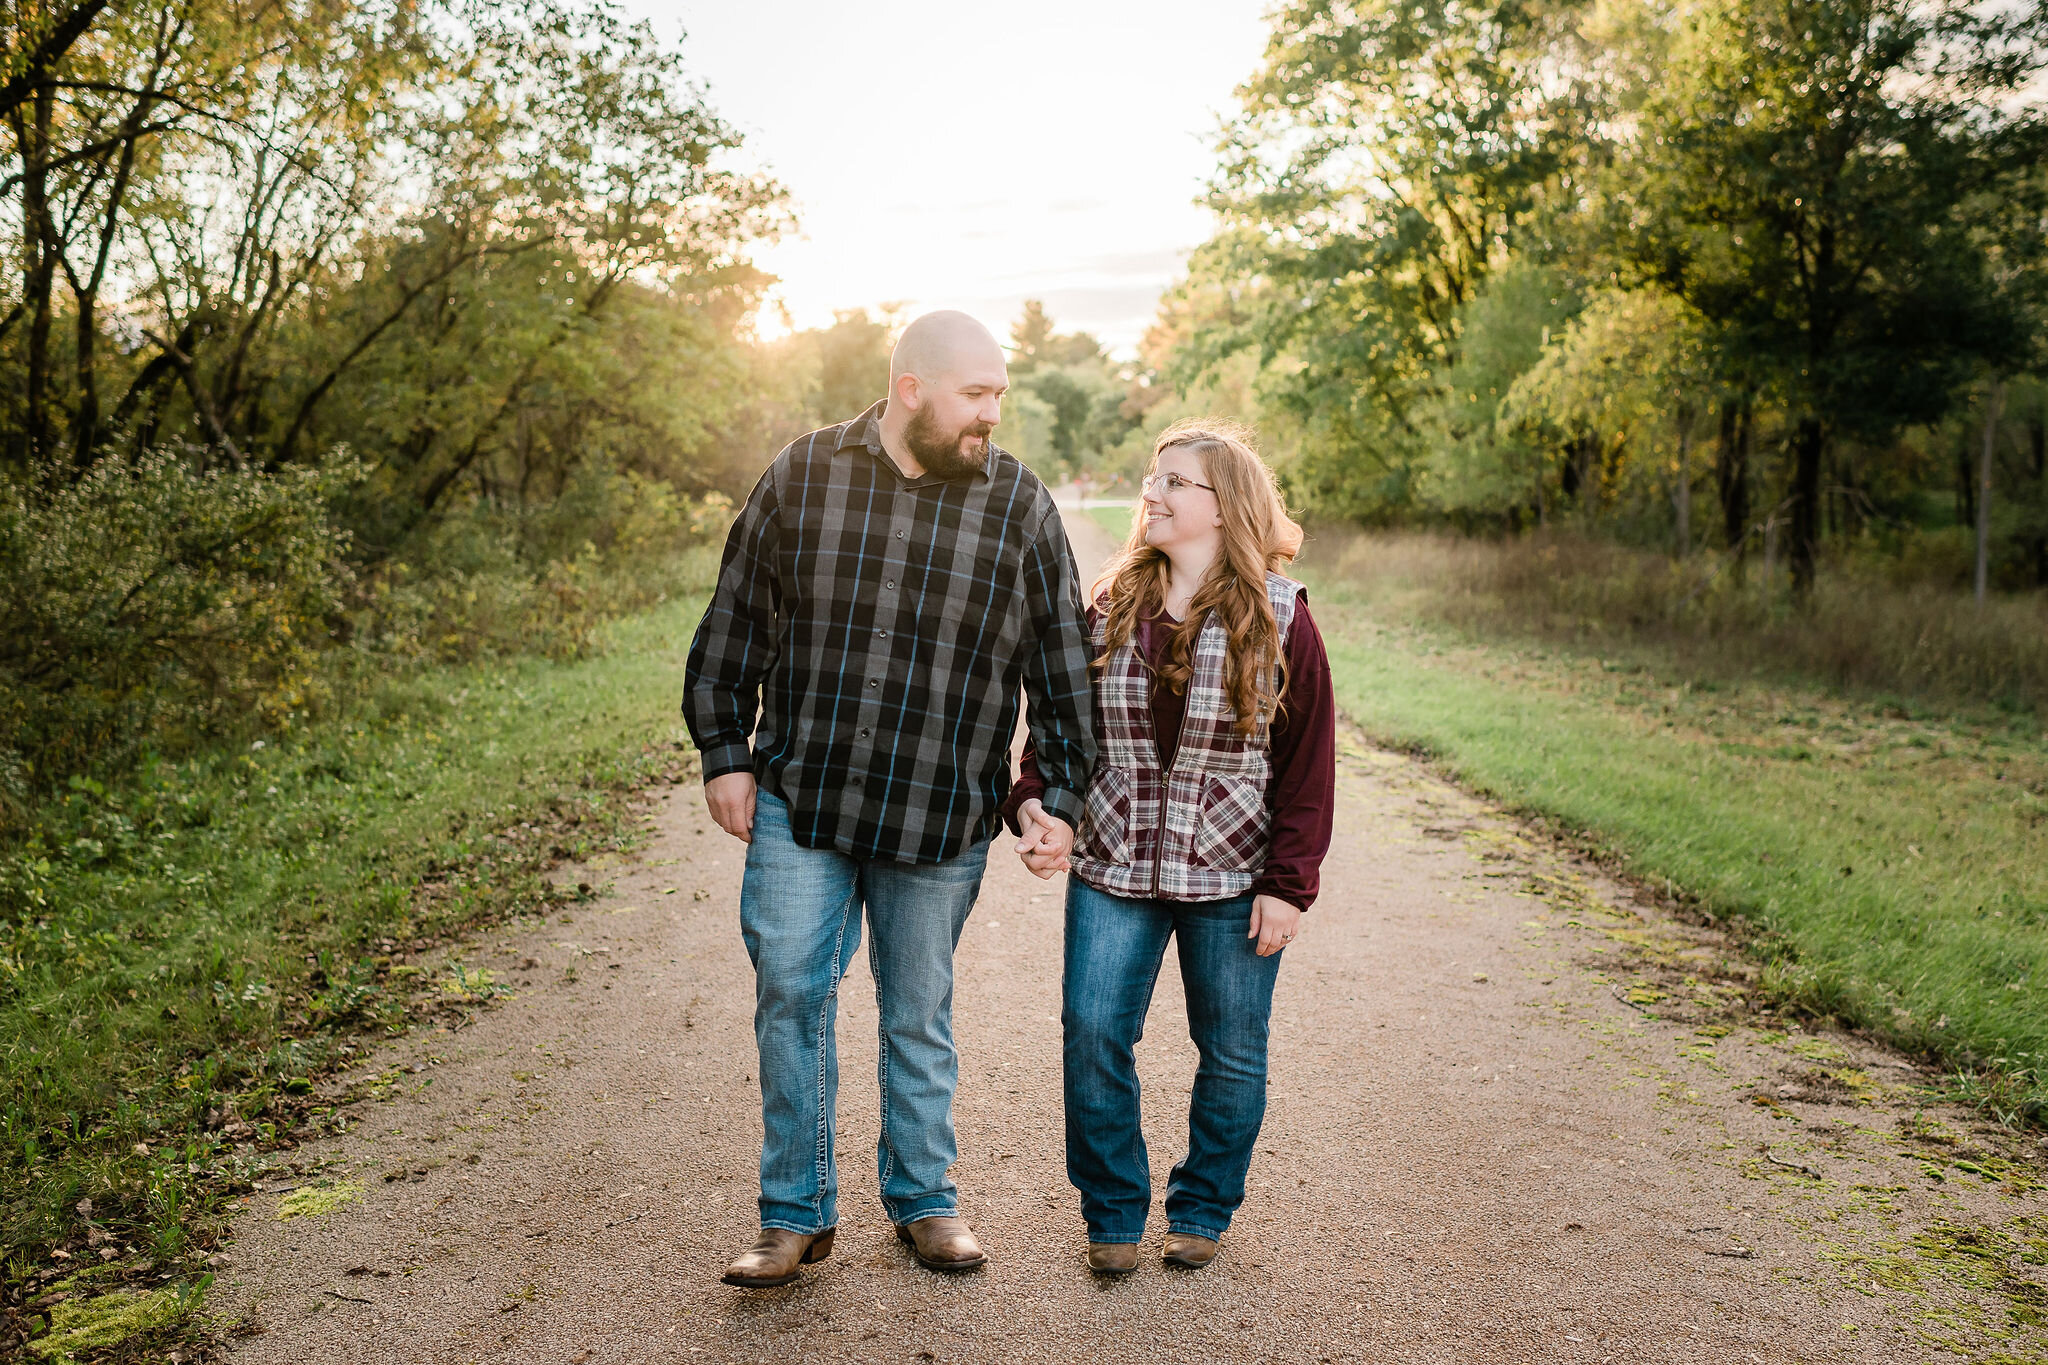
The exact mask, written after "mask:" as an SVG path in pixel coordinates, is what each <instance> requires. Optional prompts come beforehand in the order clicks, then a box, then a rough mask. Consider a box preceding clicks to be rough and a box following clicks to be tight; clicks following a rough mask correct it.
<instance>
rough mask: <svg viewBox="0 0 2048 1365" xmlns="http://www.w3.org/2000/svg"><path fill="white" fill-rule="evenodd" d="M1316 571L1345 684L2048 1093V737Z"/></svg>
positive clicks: (2032, 729)
mask: <svg viewBox="0 0 2048 1365" xmlns="http://www.w3.org/2000/svg"><path fill="white" fill-rule="evenodd" d="M1308 576H1309V578H1310V580H1311V581H1312V583H1314V585H1315V587H1316V597H1315V601H1316V615H1317V620H1318V622H1319V624H1320V625H1321V626H1322V629H1323V631H1324V633H1325V635H1326V636H1327V637H1328V644H1329V649H1330V658H1331V664H1332V668H1333V671H1334V673H1335V677H1336V685H1337V697H1338V701H1339V703H1340V705H1341V706H1342V707H1343V708H1344V710H1345V711H1346V712H1347V714H1349V715H1350V716H1351V717H1352V718H1354V719H1355V720H1356V721H1357V722H1358V724H1359V725H1360V726H1361V727H1362V728H1364V729H1365V730H1366V731H1367V732H1368V733H1370V734H1372V735H1373V736H1375V737H1376V738H1379V739H1381V740H1384V741H1387V742H1391V743H1394V744H1398V745H1403V746H1408V747H1413V748H1417V749H1420V750H1423V751H1425V752H1427V753H1429V754H1430V755H1432V756H1434V757H1435V758H1437V759H1438V760H1440V761H1441V762H1442V763H1443V764H1444V766H1446V767H1447V768H1448V769H1449V770H1450V771H1451V772H1452V773H1453V774H1454V775H1456V776H1457V777H1458V778H1460V779H1461V780H1463V781H1464V782H1466V783H1468V784H1470V785H1471V786H1474V787H1476V788H1479V789H1481V790H1483V791H1486V792H1488V793H1491V794H1493V795H1495V796H1497V797H1499V798H1500V799H1502V800H1503V801H1505V802H1506V803H1507V804H1509V805H1510V806H1512V807H1514V808H1516V809H1518V810H1521V811H1524V812H1527V813H1533V814H1539V815H1542V816H1545V817H1549V818H1551V819H1553V820H1555V821H1557V822H1559V823H1561V824H1563V825H1565V826H1567V827H1569V828H1571V829H1573V830H1575V831H1579V832H1581V833H1583V834H1584V835H1586V836H1589V837H1590V838H1591V839H1592V840H1593V841H1594V842H1596V843H1597V844H1599V845H1601V846H1603V847H1604V848H1606V849H1609V850H1611V851H1612V852H1614V853H1617V854H1619V855H1621V856H1622V857H1623V858H1624V859H1625V860H1626V862H1627V864H1628V866H1629V868H1630V870H1632V871H1633V872H1634V873H1636V874H1638V875H1640V876H1643V877H1646V878H1650V879H1657V880H1661V879H1669V881H1670V882H1671V883H1674V884H1675V885H1676V887H1678V888H1681V889H1683V890H1684V891H1685V892H1687V893H1690V894H1691V895H1693V896H1696V897H1697V898H1698V900H1699V902H1700V904H1701V906H1702V907H1703V908H1704V909H1706V910H1707V911H1708V912H1710V913H1712V914H1714V915H1717V916H1720V917H1723V918H1730V919H1732V918H1735V917H1738V916H1739V917H1742V918H1743V919H1744V920H1746V921H1747V922H1748V924H1749V926H1751V927H1752V928H1753V929H1754V930H1756V931H1759V932H1757V933H1756V934H1755V935H1754V937H1753V938H1752V939H1751V943H1752V946H1753V947H1754V948H1755V949H1756V950H1757V951H1759V952H1760V953H1761V954H1762V955H1763V956H1764V957H1765V959H1766V963H1767V970H1766V980H1767V983H1768V985H1769V987H1770V988H1771V989H1772V990H1773V991H1775V992H1776V993H1777V994H1778V995H1779V997H1780V998H1782V999H1785V1000H1788V1001H1791V1002H1794V1003H1797V1004H1800V1005H1802V1006H1804V1007H1806V1008H1809V1009H1812V1010H1814V1011H1816V1012H1819V1013H1823V1014H1831V1015H1834V1016H1837V1017H1839V1018H1841V1019H1842V1020H1844V1021H1846V1022H1848V1023H1850V1024H1852V1025H1856V1026H1861V1027H1864V1028H1867V1029H1869V1030H1871V1031H1873V1032H1875V1033H1877V1034H1880V1035H1882V1036H1885V1037H1887V1038H1889V1039H1891V1040H1893V1041H1896V1042H1898V1043H1900V1044H1902V1045H1904V1046H1906V1047H1907V1048H1910V1049H1914V1050H1919V1051H1924V1052H1926V1053H1928V1054H1930V1055H1932V1056H1935V1057H1938V1058H1941V1059H1943V1060H1945V1061H1948V1062H1951V1063H1954V1064H1956V1065H1957V1066H1959V1067H1966V1068H1971V1069H1974V1070H1976V1071H1977V1072H1978V1073H1979V1077H1978V1079H1979V1081H1980V1082H1982V1081H1983V1080H1984V1079H1985V1078H1989V1080H1990V1086H1989V1088H1988V1089H1987V1090H1983V1091H1981V1092H1980V1093H1983V1094H1985V1095H1987V1096H1989V1097H1990V1098H1991V1099H1992V1100H1993V1101H1994V1102H1995V1103H1996V1104H1998V1105H1999V1106H2000V1107H2001V1108H2003V1109H2004V1110H2005V1111H2006V1112H2008V1113H2023V1114H2026V1115H2027V1116H2029V1117H2033V1118H2035V1119H2038V1118H2040V1117H2041V1116H2042V1114H2044V1113H2048V1071H2044V1066H2048V743H2044V741H2043V737H2042V733H2041V728H2040V724H2039V722H2038V720H2036V719H2034V718H2032V717H2026V716H2022V717H2013V716H2010V715H2007V716H2004V717H1999V716H1996V715H1987V716H1983V717H1979V718H1976V719H1971V718H1963V717H1957V716H1947V717H1943V716H1940V715H1937V714H1930V713H1927V712H1924V711H1916V710H1914V709H1913V708H1901V707H1899V706H1897V705H1896V704H1894V705H1884V704H1882V703H1877V702H1871V701H1863V702H1854V701H1845V700H1843V699H1842V698H1841V697H1840V696H1839V695H1836V694H1832V693H1830V692H1828V691H1827V690H1825V689H1822V688H1819V687H1800V686H1787V685H1782V684H1780V685H1766V684H1761V683H1741V682H1735V683H1730V682H1727V681H1720V682H1714V681H1707V680H1703V679H1700V678H1698V677H1695V676H1692V675H1690V674H1688V673H1686V672H1685V671H1683V670H1680V669H1677V668H1676V667H1670V668H1665V669H1663V670H1660V669H1658V668H1657V667H1655V666H1654V665H1651V666H1646V665H1644V664H1643V663H1642V662H1640V660H1641V659H1642V657H1643V654H1642V651H1637V652H1636V653H1635V654H1634V655H1632V656H1631V657H1632V658H1633V659H1635V660H1636V661H1635V662H1631V663H1630V664H1628V665H1626V666H1624V667H1621V668H1616V667H1614V666H1613V665H1612V664H1611V663H1607V662H1603V660H1602V659H1600V658H1598V657H1593V656H1590V655H1588V654H1585V653H1579V652H1574V651H1572V650H1570V649H1569V648H1560V647H1558V646H1556V645H1554V644H1544V643H1542V642H1539V641H1531V640H1527V639H1521V640H1517V639H1515V638H1514V637H1513V636H1512V634H1510V633H1509V631H1508V630H1507V629H1506V628H1503V629H1502V630H1500V631H1495V632H1487V633H1484V634H1475V633H1469V632H1458V631H1454V630H1452V629H1450V628H1448V627H1445V626H1441V625H1435V626H1432V625H1428V624H1422V623H1418V622H1417V621H1416V620H1415V619H1414V618H1413V617H1412V616H1409V615H1407V614H1405V613H1404V612H1403V611H1402V610H1401V609H1400V608H1399V607H1397V606H1394V605H1392V604H1390V602H1389V601H1388V599H1387V598H1386V597H1385V595H1384V594H1383V593H1382V592H1380V591H1378V590H1377V589H1376V588H1375V587H1374V586H1373V585H1368V584H1362V583H1359V582H1356V581H1352V580H1347V579H1346V578H1344V577H1343V576H1341V575H1338V576H1334V577H1329V576H1319V575H1317V574H1316V573H1315V572H1314V571H1313V567H1312V566H1311V568H1310V571H1309V573H1308Z"/></svg>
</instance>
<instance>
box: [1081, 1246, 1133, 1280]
mask: <svg viewBox="0 0 2048 1365" xmlns="http://www.w3.org/2000/svg"><path fill="white" fill-rule="evenodd" d="M1088 1268H1089V1269H1090V1270H1092V1271H1094V1272H1095V1273H1096V1274H1098V1275H1128V1274H1130V1273H1131V1272H1132V1271H1133V1270H1136V1269H1137V1268H1138V1246H1137V1243H1135V1242H1090V1243H1089V1244H1088Z"/></svg>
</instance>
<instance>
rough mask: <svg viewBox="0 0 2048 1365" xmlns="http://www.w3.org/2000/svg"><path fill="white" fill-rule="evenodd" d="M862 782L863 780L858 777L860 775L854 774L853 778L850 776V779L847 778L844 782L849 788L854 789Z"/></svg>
mask: <svg viewBox="0 0 2048 1365" xmlns="http://www.w3.org/2000/svg"><path fill="white" fill-rule="evenodd" d="M862 780H863V779H862V778H861V777H860V775H859V774H855V775H854V776H852V777H849V778H847V779H846V781H847V784H848V785H849V786H855V787H858V786H859V785H860V784H861V782H862Z"/></svg>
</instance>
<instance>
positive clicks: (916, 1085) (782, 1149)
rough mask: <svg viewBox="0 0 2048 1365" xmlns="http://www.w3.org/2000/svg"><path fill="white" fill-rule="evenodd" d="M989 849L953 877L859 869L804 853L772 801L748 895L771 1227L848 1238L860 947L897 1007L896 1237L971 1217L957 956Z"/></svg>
mask: <svg viewBox="0 0 2048 1365" xmlns="http://www.w3.org/2000/svg"><path fill="white" fill-rule="evenodd" d="M987 864H988V842H987V841H986V840H984V841H983V842H981V843H979V844H976V845H975V846H974V847H973V848H971V849H969V850H968V851H967V852H965V853H963V854H962V855H960V856H959V857H958V858H954V859H952V860H951V861H949V862H944V863H938V864H919V865H912V864H908V863H896V862H889V861H886V860H882V859H865V858H854V857H849V856H848V855H846V854H844V853H840V852H838V851H837V850H835V849H815V848H804V847H802V846H800V845H799V844H798V843H797V842H796V840H795V839H794V838H792V837H791V835H790V830H789V807H788V806H787V805H785V804H783V802H782V801H781V800H779V799H778V798H776V797H773V796H770V795H768V794H767V793H766V792H763V793H762V794H761V795H760V796H759V797H758V798H757V800H756V802H755V806H754V841H753V843H751V844H749V845H748V846H747V875H746V880H745V882H744V883H743V884H742V887H741V890H740V931H741V933H742V934H743V935H744V936H745V937H746V941H747V956H748V957H750V958H752V959H753V961H754V1039H755V1041H756V1042H757V1043H758V1044H759V1045H760V1049H761V1127H762V1130H763V1140H762V1143H761V1226H762V1227H766V1228H787V1229H788V1230H789V1231H791V1232H802V1233H814V1232H822V1231H824V1230H825V1229H826V1228H829V1227H833V1226H836V1225H837V1224H838V1222H839V1207H838V1194H839V1169H838V1165H837V1163H836V1161H835V1159H834V1152H833V1136H834V1128H835V1125H834V1122H833V1108H834V1105H835V1103H836V1101H837V1098H838V1091H839V1054H838V1048H837V1046H836V1044H835V1042H834V1039H833V1025H834V1021H835V1017H836V1016H837V1014H838V1012H839V983H840V981H841V980H842V979H843V978H844V977H845V976H846V973H847V971H848V969H850V968H851V967H852V965H853V955H854V951H855V950H856V949H858V948H859V947H860V917H861V907H862V905H863V903H865V905H866V907H867V913H868V921H869V924H870V926H871V928H872V931H873V938H872V940H871V941H870V942H869V945H868V965H869V967H870V969H871V970H872V971H873V972H874V977H875V999H876V1001H877V1002H878V1003H879V1004H880V1006H881V1016H882V1018H881V1065H880V1067H879V1071H880V1078H881V1092H882V1140H881V1142H880V1144H879V1146H878V1147H877V1149H876V1164H877V1166H878V1168H879V1170H880V1173H881V1184H882V1207H883V1208H884V1209H885V1210H886V1211H887V1212H888V1215H889V1218H890V1220H891V1221H892V1222H896V1223H913V1222H916V1221H917V1220H918V1219H920V1218H929V1217H931V1216H933V1215H934V1214H951V1213H955V1212H957V1208H958V1205H957V1195H958V1191H957V1190H956V1189H955V1188H954V1185H953V1181H952V1179H951V1178H950V1177H949V1176H948V1175H947V1174H946V1172H947V1170H948V1168H949V1167H951V1166H952V1164H953V1162H954V1161H955V1160H956V1159H957V1158H958V1156H959V1150H958V1148H957V1147H956V1146H955V1145H954V1140H953V1090H954V1087H955V1085H956V1084H957V1083H958V1081H959V1074H960V1067H959V1058H958V1056H957V1055H956V1054H955V1052H954V1051H953V949H954V946H955V945H957V944H958V943H959V941H960V930H961V929H962V928H963V927H964V926H965V925H966V923H967V912H968V911H969V910H971V909H973V907H974V897H975V895H976V893H977V892H979V891H980V889H981V874H982V869H983V868H984V867H986V866H987Z"/></svg>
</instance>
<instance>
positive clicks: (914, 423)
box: [903, 403, 995, 479]
mask: <svg viewBox="0 0 2048 1365" xmlns="http://www.w3.org/2000/svg"><path fill="white" fill-rule="evenodd" d="M994 429H995V428H993V427H990V426H986V425H984V424H982V423H980V422H972V423H969V424H968V425H967V426H964V427H961V428H959V429H957V430H955V431H953V432H951V433H947V432H942V431H940V430H939V419H938V415H937V413H936V412H935V411H934V410H933V408H932V405H931V404H929V403H927V404H926V405H925V406H923V407H921V408H919V409H918V410H917V411H916V412H913V413H911V414H910V420H909V421H908V422H905V423H904V424H903V443H904V444H905V445H907V446H909V447H910V453H911V454H912V455H913V456H914V457H916V459H917V462H918V463H919V464H921V465H923V466H924V468H925V472H926V473H928V474H936V475H938V476H939V477H940V478H942V479H950V478H954V477H957V476H958V475H961V474H972V473H974V472H975V471H976V470H978V469H980V468H981V467H982V466H983V465H985V464H987V463H988V434H989V432H991V431H993V430H994ZM968 436H974V437H978V438H979V439H978V441H977V442H976V444H975V445H974V447H973V451H974V453H973V454H971V455H968V454H963V453H962V452H961V449H960V442H961V440H962V439H963V438H964V437H968Z"/></svg>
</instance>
